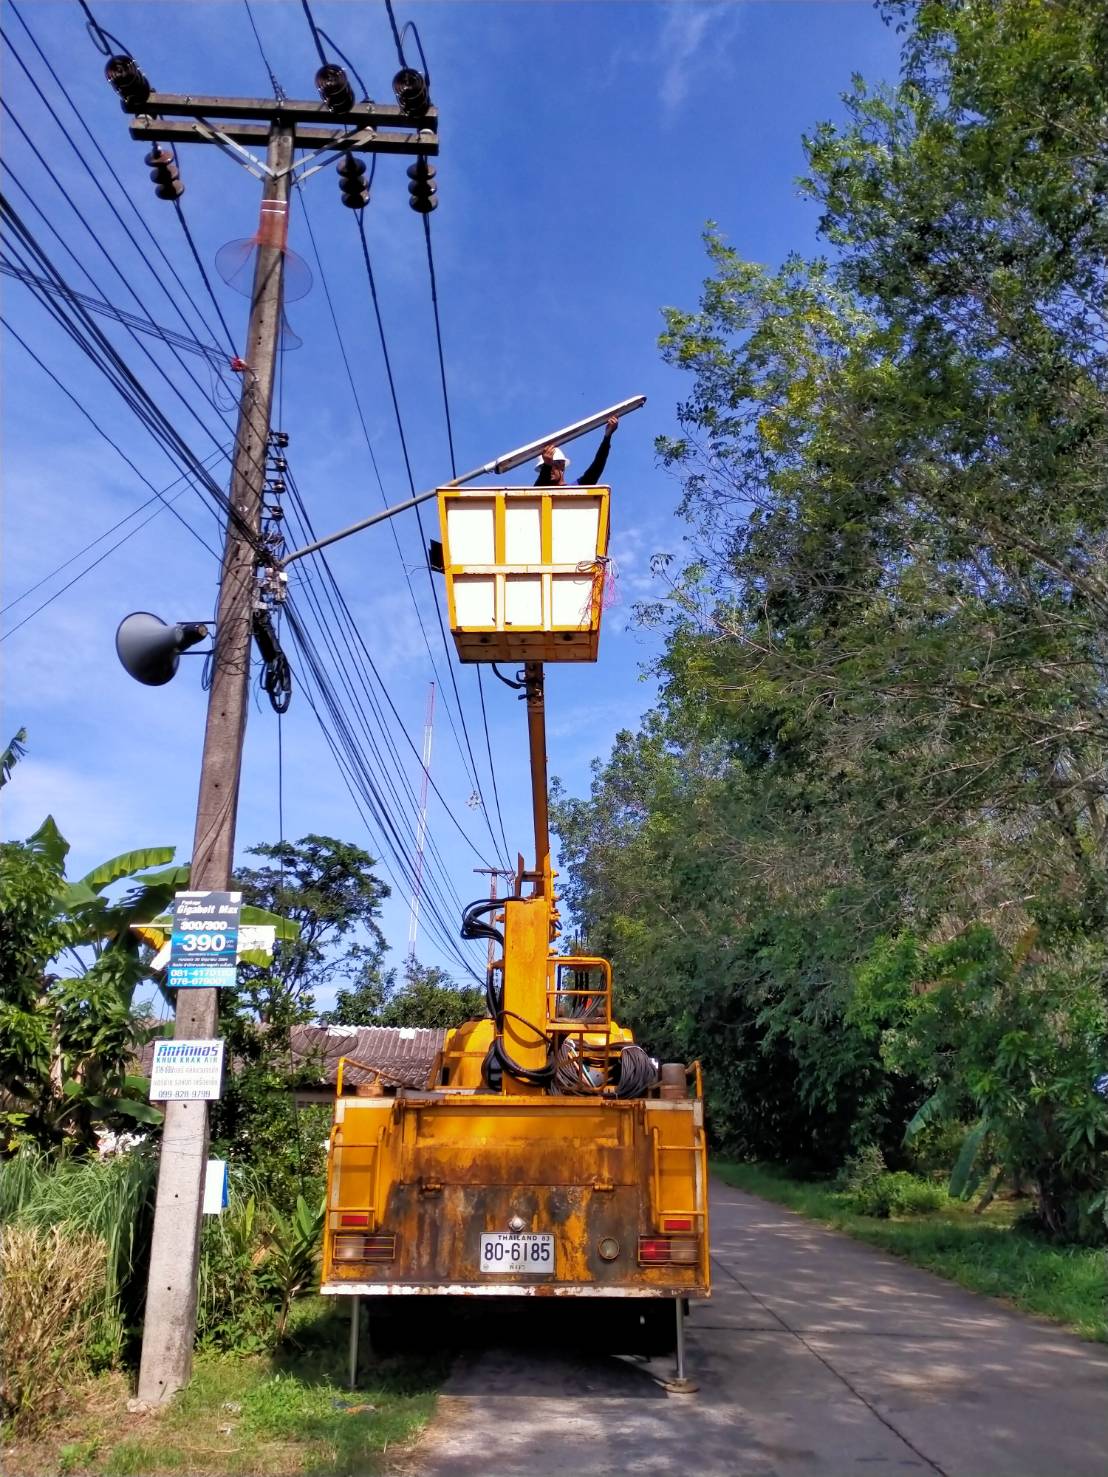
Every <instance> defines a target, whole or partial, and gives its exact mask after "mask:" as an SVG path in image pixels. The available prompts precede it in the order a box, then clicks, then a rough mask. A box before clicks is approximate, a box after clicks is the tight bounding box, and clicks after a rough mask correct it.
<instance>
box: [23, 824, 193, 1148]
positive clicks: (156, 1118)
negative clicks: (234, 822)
mask: <svg viewBox="0 0 1108 1477" xmlns="http://www.w3.org/2000/svg"><path fill="white" fill-rule="evenodd" d="M68 851H69V844H68V842H66V840H65V839H64V837H63V836H62V835H61V833H60V832H59V831H58V828H57V826H56V825H55V823H54V820H53V818H52V817H49V816H48V817H47V819H46V820H45V821H44V822H43V824H42V825H41V826H40V827H39V829H38V830H37V831H36V832H35V834H34V835H33V836H32V837H31V838H30V839H29V840H28V841H25V842H14V841H8V842H4V843H3V844H2V845H0V1089H2V1092H3V1102H4V1106H3V1108H2V1109H0V1127H2V1131H3V1134H4V1137H5V1141H6V1144H7V1145H11V1144H13V1143H18V1142H20V1141H22V1140H24V1139H29V1140H32V1141H34V1142H36V1143H38V1144H40V1145H41V1146H42V1147H46V1148H52V1147H56V1146H57V1145H59V1144H61V1143H63V1142H65V1143H69V1144H72V1145H75V1146H77V1147H80V1148H89V1147H91V1146H92V1144H93V1142H94V1139H95V1129H96V1127H97V1126H99V1125H105V1126H108V1127H114V1128H119V1127H123V1126H126V1127H134V1125H135V1123H136V1122H139V1123H157V1122H160V1121H161V1114H160V1113H159V1112H158V1111H157V1110H156V1109H154V1108H152V1107H151V1106H150V1105H149V1103H148V1102H147V1101H146V1100H145V1099H146V1085H145V1083H144V1082H143V1080H142V1079H141V1078H139V1077H137V1076H136V1075H135V1074H134V1073H133V1070H132V1068H133V1065H134V1059H135V1057H136V1056H137V1055H138V1053H139V1051H140V1050H141V1048H142V1045H143V1043H144V1042H145V1041H146V1040H147V1039H148V1038H149V1035H150V1030H151V1028H150V1025H149V1023H148V1022H147V1021H146V1020H145V1019H144V1018H143V1017H142V1016H141V1015H140V1014H138V1013H137V1012H136V1011H135V1009H134V1007H133V1004H132V1002H133V998H134V994H135V991H136V989H137V988H138V986H139V985H140V984H141V983H142V982H143V981H144V980H146V979H148V978H149V977H150V951H149V949H148V948H147V947H146V946H145V945H144V944H143V943H142V941H141V939H140V938H139V936H138V935H137V934H136V933H135V932H134V931H133V929H132V924H134V923H137V922H140V921H146V920H148V919H149V918H151V917H153V916H154V915H155V914H157V913H158V912H160V911H161V909H162V908H164V907H165V906H166V904H167V902H168V900H169V899H170V898H171V897H172V895H173V893H174V892H175V891H176V890H177V888H178V887H180V886H183V885H186V884H187V879H188V869H187V867H185V868H182V867H164V866H163V865H162V864H163V863H165V862H170V861H172V859H173V849H172V848H171V847H155V848H147V849H145V850H142V851H134V852H127V853H125V854H123V855H122V856H118V857H114V858H112V860H111V861H108V862H105V863H103V864H102V865H101V866H99V867H94V868H93V869H92V871H90V872H88V873H86V875H85V876H84V877H82V878H81V879H80V880H79V881H76V882H67V881H66V880H65V858H66V855H67V853H68ZM151 868H154V869H155V870H150V869H151ZM128 880H129V881H131V882H132V883H133V884H134V885H133V886H132V887H130V888H129V889H128V890H127V891H126V892H125V893H124V894H123V895H122V897H120V898H117V899H116V900H115V901H111V900H109V899H108V898H107V897H106V896H105V892H106V890H107V889H108V888H110V887H112V886H113V885H114V884H116V883H119V882H121V881H128ZM63 963H64V964H65V965H68V966H69V969H70V971H72V970H75V971H76V972H75V973H72V972H68V973H65V974H61V973H51V972H49V971H50V967H51V965H54V966H60V965H62V964H63Z"/></svg>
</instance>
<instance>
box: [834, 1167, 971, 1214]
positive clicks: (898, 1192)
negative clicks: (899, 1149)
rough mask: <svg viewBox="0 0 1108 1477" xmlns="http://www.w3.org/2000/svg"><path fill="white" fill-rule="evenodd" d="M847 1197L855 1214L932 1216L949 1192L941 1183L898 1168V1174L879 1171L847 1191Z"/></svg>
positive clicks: (939, 1208) (941, 1206) (940, 1206)
mask: <svg viewBox="0 0 1108 1477" xmlns="http://www.w3.org/2000/svg"><path fill="white" fill-rule="evenodd" d="M846 1199H847V1203H848V1205H849V1206H850V1209H851V1210H853V1211H854V1212H855V1213H856V1214H858V1215H869V1216H876V1217H877V1219H878V1220H888V1218H889V1216H891V1215H929V1214H930V1213H931V1212H932V1211H934V1210H941V1209H942V1208H943V1206H944V1205H945V1204H946V1202H947V1194H946V1191H945V1190H944V1189H943V1188H942V1186H941V1185H935V1184H932V1183H931V1181H930V1180H923V1179H920V1178H919V1177H918V1176H917V1175H914V1174H908V1173H907V1172H906V1171H905V1170H898V1171H897V1173H896V1174H888V1173H886V1174H879V1175H877V1176H876V1177H875V1178H873V1179H871V1180H869V1181H867V1182H866V1183H865V1184H862V1185H859V1186H858V1187H857V1188H856V1189H854V1190H851V1191H849V1192H848V1193H847V1196H846Z"/></svg>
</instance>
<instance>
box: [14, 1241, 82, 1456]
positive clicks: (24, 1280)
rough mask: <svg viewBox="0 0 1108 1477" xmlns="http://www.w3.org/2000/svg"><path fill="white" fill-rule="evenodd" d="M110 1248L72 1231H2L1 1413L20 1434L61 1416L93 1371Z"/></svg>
mask: <svg viewBox="0 0 1108 1477" xmlns="http://www.w3.org/2000/svg"><path fill="white" fill-rule="evenodd" d="M104 1265H105V1257H104V1247H103V1245H102V1243H101V1242H99V1241H98V1240H97V1239H96V1237H95V1236H90V1235H88V1234H87V1233H85V1232H75V1231H72V1230H70V1229H69V1228H68V1227H63V1226H53V1227H51V1228H50V1229H49V1230H42V1229H40V1228H39V1227H37V1226H27V1225H22V1226H21V1225H12V1224H10V1223H9V1224H7V1225H5V1226H0V1279H2V1281H3V1297H2V1298H0V1414H2V1415H3V1416H4V1418H5V1420H10V1421H11V1428H12V1430H13V1431H19V1432H26V1431H28V1430H33V1429H34V1428H35V1427H36V1426H37V1425H38V1424H39V1423H40V1422H41V1421H43V1420H44V1419H45V1418H46V1417H47V1415H48V1414H52V1413H53V1412H55V1411H56V1410H57V1409H58V1407H59V1405H60V1404H61V1403H62V1401H63V1399H64V1397H65V1395H66V1393H67V1391H72V1389H73V1386H74V1383H75V1381H74V1374H75V1372H77V1371H79V1370H81V1369H84V1368H86V1367H87V1363H88V1352H87V1351H88V1348H89V1344H90V1341H91V1336H92V1331H93V1328H94V1326H95V1323H96V1320H97V1318H98V1317H99V1308H100V1306H101V1303H102V1298H103V1284H104Z"/></svg>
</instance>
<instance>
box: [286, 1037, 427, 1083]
mask: <svg viewBox="0 0 1108 1477" xmlns="http://www.w3.org/2000/svg"><path fill="white" fill-rule="evenodd" d="M445 1040H446V1030H445V1028H444V1027H434V1028H431V1027H426V1026H294V1027H293V1030H292V1050H293V1058H294V1060H295V1063H296V1065H297V1066H300V1067H304V1066H308V1065H310V1064H311V1062H312V1061H313V1060H317V1061H318V1062H319V1064H320V1078H319V1080H320V1081H321V1082H326V1083H330V1084H333V1083H334V1081H335V1078H336V1076H337V1074H338V1067H339V1058H340V1057H347V1058H348V1059H352V1060H348V1062H347V1066H346V1070H345V1072H344V1073H343V1080H344V1081H349V1082H351V1083H358V1082H365V1081H367V1080H368V1078H369V1076H370V1072H368V1071H363V1070H361V1068H360V1067H358V1066H355V1064H354V1063H355V1062H358V1063H361V1064H363V1065H364V1066H365V1067H367V1068H370V1069H373V1070H376V1069H380V1070H381V1071H382V1073H383V1074H384V1075H385V1076H386V1080H388V1081H390V1082H402V1083H403V1084H404V1085H405V1086H406V1087H426V1086H427V1078H428V1075H429V1073H430V1071H431V1068H432V1066H433V1065H434V1062H435V1058H436V1057H437V1056H438V1054H439V1052H440V1051H441V1050H442V1047H443V1043H444V1041H445Z"/></svg>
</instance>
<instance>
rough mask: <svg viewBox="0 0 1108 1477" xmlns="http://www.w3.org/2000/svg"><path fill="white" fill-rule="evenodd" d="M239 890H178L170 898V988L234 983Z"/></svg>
mask: <svg viewBox="0 0 1108 1477" xmlns="http://www.w3.org/2000/svg"><path fill="white" fill-rule="evenodd" d="M241 908H242V893H241V892H179V893H178V894H177V896H176V898H175V899H174V901H173V938H172V940H171V944H170V955H169V977H168V979H167V980H166V984H167V985H168V986H169V988H170V989H171V990H187V989H213V988H214V989H222V988H224V987H226V986H230V985H233V984H234V983H235V961H236V959H237V957H238V947H239V913H240V911H241Z"/></svg>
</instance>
